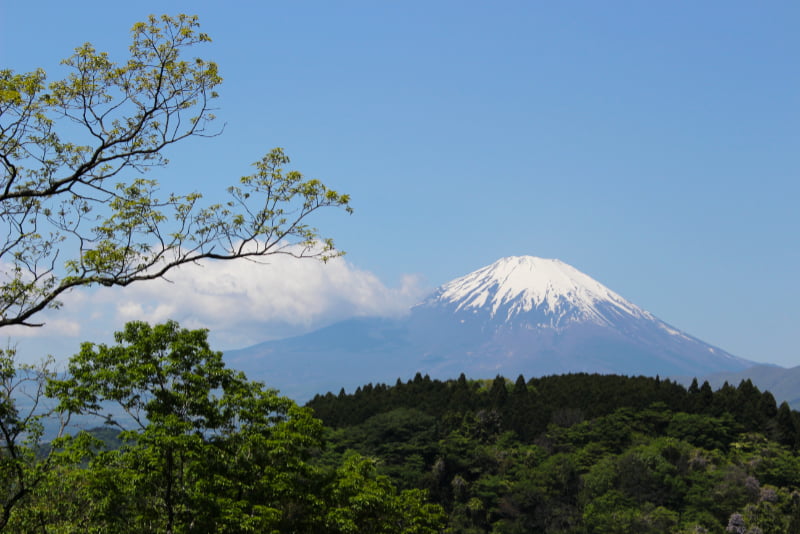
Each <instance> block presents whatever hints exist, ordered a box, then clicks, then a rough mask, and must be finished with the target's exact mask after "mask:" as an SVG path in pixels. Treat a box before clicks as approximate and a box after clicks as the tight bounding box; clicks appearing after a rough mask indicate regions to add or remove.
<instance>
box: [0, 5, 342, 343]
mask: <svg viewBox="0 0 800 534" xmlns="http://www.w3.org/2000/svg"><path fill="white" fill-rule="evenodd" d="M198 28H199V26H198V22H197V18H196V17H190V16H186V15H179V16H177V17H168V16H162V17H160V18H156V17H153V16H151V17H150V18H149V20H148V21H147V22H143V23H138V24H136V25H134V27H133V29H132V38H133V41H132V44H131V47H130V58H129V59H128V60H127V62H125V63H114V62H112V61H111V60H110V59H109V57H108V55H107V54H105V53H100V52H97V51H96V50H95V49H94V48H93V47H92V46H91V45H90V44H88V43H87V44H85V45H83V46H81V47H79V48H77V49H76V51H75V54H74V55H73V56H71V57H70V58H68V59H66V60H64V61H63V64H64V65H66V66H67V67H68V68H69V69H70V71H71V72H70V74H69V75H68V76H67V77H66V78H65V79H63V80H58V81H54V82H50V83H47V80H46V76H45V73H44V71H42V70H36V71H34V72H30V73H25V74H16V73H14V72H12V71H10V70H0V172H2V177H0V180H1V181H0V219H1V220H2V221H3V223H4V224H5V230H6V231H5V232H4V233H3V234H2V236H0V327H2V326H8V325H14V324H17V325H28V326H38V324H37V323H36V322H34V321H33V320H32V318H33V316H35V315H36V314H37V313H39V312H41V311H42V310H44V309H45V308H48V307H50V308H52V307H58V306H59V302H58V299H59V297H60V296H61V295H62V294H63V293H65V292H66V291H68V290H70V289H72V288H75V287H79V286H88V285H105V286H126V285H129V284H131V283H134V282H138V281H142V280H152V279H155V278H161V277H163V276H164V275H166V274H167V273H168V272H169V271H170V270H172V269H174V268H175V267H177V266H179V265H182V264H185V263H192V262H197V261H199V260H203V259H216V260H230V259H236V258H248V257H250V258H253V257H263V256H268V255H271V254H291V255H293V256H299V257H317V258H321V259H323V260H324V259H327V258H329V257H331V256H332V255H336V254H337V253H336V251H335V250H334V248H333V243H332V241H331V240H330V239H324V238H322V237H321V236H320V235H319V233H318V231H317V230H316V229H315V228H313V227H312V226H309V224H308V222H307V219H308V218H309V216H310V215H311V214H313V213H314V212H316V211H317V210H319V209H320V208H324V207H330V206H335V207H342V208H344V209H345V210H347V211H348V212H349V211H351V209H350V206H349V197H348V196H347V195H343V194H339V193H337V192H336V191H333V190H330V189H328V188H327V187H326V186H325V185H323V184H322V183H321V182H319V181H317V180H306V179H305V178H304V177H303V176H302V175H301V174H300V173H298V172H296V171H285V170H284V166H285V165H286V164H287V163H288V162H289V159H288V157H287V156H286V155H285V154H284V153H283V151H282V150H281V149H273V150H272V151H271V152H269V153H268V154H267V155H266V156H264V157H263V158H262V159H261V160H260V161H259V162H257V163H256V164H255V166H256V172H255V173H254V174H252V175H250V176H246V177H244V178H241V180H240V181H239V183H238V184H237V185H234V186H232V187H230V188H229V189H228V192H229V193H230V199H229V200H228V201H226V202H223V203H219V204H214V205H210V206H205V207H203V206H201V196H200V195H199V194H198V193H188V194H177V193H171V194H168V195H167V196H166V197H162V198H159V196H158V194H159V191H160V186H159V183H158V182H157V181H156V180H153V179H148V178H146V177H145V175H144V172H145V171H147V170H148V169H150V168H152V167H159V166H163V165H166V163H167V160H166V158H165V157H164V154H163V152H164V149H166V148H167V147H168V146H170V145H172V144H174V143H177V142H179V141H182V140H184V139H187V138H189V137H196V136H214V135H216V134H217V133H219V132H218V131H216V130H211V129H209V128H210V121H212V120H213V119H214V115H213V113H212V111H213V110H212V108H211V102H212V101H213V99H214V98H216V96H217V94H216V92H215V88H216V86H217V85H218V84H219V83H220V82H221V78H220V76H219V74H218V71H217V66H216V65H215V64H214V63H212V62H206V61H204V60H202V59H199V58H194V59H185V58H184V54H185V52H186V50H187V49H188V48H190V47H192V46H194V45H197V44H199V43H203V42H206V41H209V40H210V39H209V38H208V36H207V35H205V34H204V33H201V32H199V29H198Z"/></svg>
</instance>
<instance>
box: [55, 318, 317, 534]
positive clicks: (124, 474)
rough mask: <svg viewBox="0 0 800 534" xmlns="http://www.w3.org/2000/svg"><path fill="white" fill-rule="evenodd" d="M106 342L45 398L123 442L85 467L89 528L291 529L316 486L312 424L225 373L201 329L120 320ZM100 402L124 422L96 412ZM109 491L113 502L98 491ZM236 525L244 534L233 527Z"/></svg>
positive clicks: (79, 360) (81, 357)
mask: <svg viewBox="0 0 800 534" xmlns="http://www.w3.org/2000/svg"><path fill="white" fill-rule="evenodd" d="M115 340H116V342H117V343H116V344H115V345H112V346H107V345H103V344H101V345H94V344H92V343H84V344H83V346H82V347H81V351H80V353H78V354H76V355H75V356H74V357H73V358H72V359H71V360H70V365H69V370H68V375H67V377H66V378H65V379H63V380H51V381H50V387H49V390H48V394H49V395H51V396H53V397H55V398H58V399H59V401H60V403H61V406H60V407H61V409H62V410H64V411H65V412H69V413H79V414H84V415H87V414H88V415H95V416H100V417H103V418H105V419H106V421H107V422H111V423H113V424H116V425H117V426H118V427H119V428H120V429H121V430H123V432H122V437H123V439H124V440H125V445H124V446H123V447H121V448H120V449H118V450H116V451H109V452H105V453H103V454H100V455H98V456H96V457H95V458H94V459H93V460H92V461H91V463H90V465H89V472H90V473H91V474H92V476H90V477H88V478H87V479H86V485H85V491H86V494H85V496H84V498H85V499H86V501H87V505H88V506H89V507H93V508H95V510H94V515H93V517H92V523H93V524H95V525H98V526H103V527H104V528H106V529H107V530H108V531H114V532H125V531H131V532H150V531H152V532H221V531H231V530H234V531H235V530H236V529H240V528H244V527H247V528H252V529H255V530H257V531H270V530H271V529H279V530H285V529H288V530H296V527H297V525H295V524H294V523H295V522H296V521H302V520H303V518H304V516H305V515H313V514H311V513H309V514H304V513H303V510H305V511H306V512H311V511H313V507H314V499H313V498H312V497H311V496H313V494H314V493H315V491H317V488H314V487H307V485H306V481H308V480H310V479H313V478H314V477H315V476H316V475H315V472H314V468H313V467H311V466H310V465H309V464H308V463H307V460H308V457H309V453H310V451H311V450H312V449H314V448H318V447H319V446H320V444H321V442H320V437H321V431H322V426H321V424H320V422H319V421H318V420H316V419H314V418H313V417H312V416H311V414H310V410H308V409H303V408H300V407H298V406H297V405H296V404H295V403H294V402H292V401H291V400H290V399H288V398H285V397H280V396H278V395H277V393H276V392H275V391H274V390H269V389H265V388H264V386H263V384H261V383H258V382H249V381H247V380H246V378H245V377H244V375H243V374H241V373H238V372H235V371H233V370H231V369H228V368H226V367H225V365H224V363H223V361H222V353H221V352H216V351H213V350H211V348H210V347H209V345H208V341H207V332H206V331H205V330H187V329H182V328H180V327H179V325H178V324H177V323H175V322H172V321H170V322H167V323H164V324H159V325H155V326H151V325H148V324H147V323H142V322H132V323H128V324H127V325H126V326H125V329H124V330H123V331H121V332H117V333H116V334H115ZM108 403H111V404H112V405H116V406H117V411H121V412H123V413H124V414H125V415H126V416H127V417H128V420H127V421H115V420H114V419H113V418H112V417H111V416H110V415H108V413H107V410H108ZM109 490H110V492H111V493H112V494H113V495H114V498H113V499H108V498H107V496H104V495H103V494H104V493H109ZM245 530H246V529H245Z"/></svg>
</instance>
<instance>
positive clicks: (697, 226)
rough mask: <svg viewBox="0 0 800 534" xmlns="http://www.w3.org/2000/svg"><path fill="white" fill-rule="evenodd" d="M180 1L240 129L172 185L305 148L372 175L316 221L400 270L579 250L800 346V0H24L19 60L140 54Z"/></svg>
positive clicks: (336, 171)
mask: <svg viewBox="0 0 800 534" xmlns="http://www.w3.org/2000/svg"><path fill="white" fill-rule="evenodd" d="M162 12H167V13H173V14H174V13H178V12H187V13H194V14H197V15H199V16H200V19H201V23H202V27H203V30H204V31H206V32H207V33H209V34H210V35H211V37H212V39H213V41H214V42H213V43H211V44H210V45H207V46H205V47H202V48H198V49H197V54H198V55H201V56H203V57H205V58H208V59H212V60H215V61H217V62H218V63H219V65H220V69H221V72H222V75H223V76H224V78H225V83H224V84H223V86H222V88H221V93H222V98H221V99H220V101H219V104H220V107H221V109H220V110H219V112H218V115H219V116H220V118H221V120H222V121H224V122H225V123H226V127H225V132H224V134H223V135H222V136H220V137H218V138H215V139H212V140H193V141H191V142H189V143H187V144H185V145H183V146H182V147H181V148H180V149H178V150H175V151H173V152H172V153H171V154H170V156H171V159H172V160H173V162H174V164H173V165H172V166H171V167H169V168H168V170H167V171H165V172H163V173H162V174H161V175H160V176H162V181H163V182H164V184H165V185H166V184H168V187H170V188H172V189H174V190H176V191H182V190H186V189H187V188H188V189H199V190H201V191H202V192H203V193H205V194H206V195H207V196H211V197H213V196H214V195H215V194H216V192H218V191H222V190H223V189H224V186H225V185H226V184H227V183H230V182H231V181H233V180H235V179H236V178H237V177H239V176H241V175H243V174H247V173H249V167H248V165H249V163H250V162H252V161H254V160H256V159H258V158H259V157H260V156H261V155H262V154H263V153H265V152H266V151H267V150H268V149H269V148H271V147H273V146H282V147H284V148H285V149H286V151H287V153H288V154H289V155H290V156H291V157H292V159H293V164H294V165H295V166H296V167H297V168H298V169H299V170H301V171H303V172H304V173H305V174H307V175H309V176H313V177H317V178H320V179H322V180H323V181H325V182H326V183H327V184H328V185H330V186H332V187H334V188H336V189H338V190H340V191H343V192H348V193H350V194H351V195H352V198H353V206H354V208H355V210H356V212H355V214H354V215H352V216H349V217H348V216H344V215H343V214H339V213H328V214H325V215H324V216H322V217H320V218H319V219H318V220H317V221H316V223H317V224H318V226H319V227H320V228H321V229H322V230H323V232H324V233H325V234H327V235H331V236H333V237H334V238H335V240H336V243H337V245H339V246H340V247H341V248H343V249H345V250H346V251H347V254H348V255H347V262H348V265H349V266H350V267H352V268H353V269H357V270H360V271H361V272H366V273H371V275H374V276H375V277H376V278H377V279H378V280H380V282H381V283H382V284H384V285H385V286H387V287H390V288H395V287H398V286H400V284H401V280H402V278H403V276H404V275H407V274H413V275H416V276H418V277H421V279H422V282H421V284H422V285H423V286H424V287H434V286H436V285H439V284H441V283H444V282H446V281H448V280H450V279H452V278H454V277H456V276H460V275H462V274H465V273H467V272H470V271H472V270H474V269H477V268H479V267H481V266H483V265H486V264H488V263H491V262H492V261H494V260H496V259H498V258H499V257H502V256H509V255H523V254H530V255H535V256H542V257H547V258H559V259H561V260H563V261H565V262H567V263H569V264H571V265H573V266H575V267H576V268H578V269H580V270H582V271H584V272H586V273H587V274H589V275H590V276H592V277H594V278H596V279H597V280H599V281H600V282H602V283H604V284H605V285H607V286H608V287H610V288H611V289H613V290H614V291H616V292H618V293H620V294H621V295H622V296H624V297H626V298H628V299H629V300H631V301H633V302H634V303H636V304H638V305H639V306H641V307H644V308H645V309H647V310H649V311H651V312H652V313H654V314H655V315H657V316H659V317H660V318H662V319H663V320H665V321H667V322H669V323H671V324H673V325H675V326H677V327H679V328H681V329H683V330H685V331H687V332H688V333H690V334H692V335H695V336H697V337H699V338H701V339H703V340H705V341H708V342H710V343H712V344H715V345H718V346H720V347H722V348H724V349H726V350H728V351H730V352H732V353H734V354H736V355H739V356H742V357H745V358H750V359H754V360H758V361H769V362H774V363H779V364H781V365H785V366H795V365H800V281H798V275H800V210H799V209H798V199H800V185H799V182H800V180H798V178H800V150H799V149H800V67H799V66H798V56H799V54H800V32H798V31H797V28H798V27H800V3H798V2H796V1H787V2H779V1H775V2H772V1H770V2H738V1H724V2H723V1H719V2H659V3H656V2H613V1H612V2H589V1H584V2H527V1H526V2H482V1H481V2H467V1H437V2H430V1H429V2H416V1H410V2H409V1H406V2H374V1H373V2H330V1H319V2H311V1H304V2H268V1H265V2H238V3H236V2H234V3H230V4H228V5H227V6H226V5H223V3H222V2H184V3H180V2H151V1H148V0H143V1H138V2H95V1H84V2H78V3H65V2H38V3H31V2H10V1H7V2H3V3H2V4H0V59H2V66H3V67H10V68H13V69H15V70H18V71H24V70H32V69H33V68H35V67H44V68H45V69H46V70H47V71H48V72H49V73H51V74H52V75H56V74H57V73H58V72H59V68H58V60H59V59H61V58H63V57H66V56H67V55H69V53H70V52H71V50H72V49H73V48H74V47H75V46H77V45H79V44H81V43H83V42H85V41H91V42H92V43H94V44H95V45H96V46H97V48H99V49H103V50H108V51H109V52H111V53H112V56H115V55H116V57H119V58H120V59H122V56H121V55H117V54H120V53H124V51H125V48H126V46H127V44H128V42H129V40H128V29H129V28H130V26H131V25H132V24H133V23H134V22H135V21H137V20H142V19H144V18H145V17H146V16H147V15H148V14H149V13H162ZM61 313H62V314H69V313H70V310H69V309H68V308H65V309H64V310H63V311H62V312H61ZM73 313H77V312H73ZM331 317H332V315H328V316H326V319H325V320H330V319H331ZM315 325H316V323H314V322H313V321H312V322H311V323H307V324H306V326H315ZM230 343H232V344H235V343H234V342H232V341H231V342H230Z"/></svg>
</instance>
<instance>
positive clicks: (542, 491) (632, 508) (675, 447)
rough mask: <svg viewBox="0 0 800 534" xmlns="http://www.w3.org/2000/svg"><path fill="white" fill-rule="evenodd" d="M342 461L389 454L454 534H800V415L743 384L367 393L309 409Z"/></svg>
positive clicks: (392, 465) (403, 483)
mask: <svg viewBox="0 0 800 534" xmlns="http://www.w3.org/2000/svg"><path fill="white" fill-rule="evenodd" d="M308 405H309V406H310V407H311V408H313V410H314V412H315V414H316V415H317V416H318V417H320V418H321V419H322V421H323V423H324V424H325V425H326V427H327V430H326V432H327V439H328V440H329V446H328V449H327V450H326V451H325V452H324V454H323V457H324V458H327V461H329V462H333V461H335V459H336V458H338V457H339V456H340V455H342V454H348V452H347V451H352V450H355V451H358V452H359V453H361V454H365V455H368V456H370V457H375V458H378V459H379V461H380V464H379V466H380V467H379V470H380V471H381V472H382V473H384V474H386V475H388V476H389V477H391V479H392V480H393V481H394V482H395V483H396V484H397V485H398V486H399V487H400V488H421V489H424V490H427V491H428V492H429V495H430V498H431V500H432V502H434V503H436V504H439V505H441V506H442V507H443V508H444V509H445V510H446V513H447V517H448V520H447V527H446V531H447V532H470V533H478V532H487V533H488V532H491V533H523V532H549V533H556V532H558V533H631V532H640V533H657V532H659V533H661V532H686V533H689V532H693V533H694V532H720V533H721V532H751V533H756V532H764V533H767V532H770V533H773V532H774V533H796V532H800V491H799V490H800V458H798V456H797V448H798V435H799V434H798V428H800V426H799V423H800V418H799V417H798V413H797V412H793V411H792V410H790V409H789V406H788V405H787V404H786V403H783V404H781V405H780V406H779V407H778V406H776V403H775V399H774V398H773V396H772V395H771V394H770V393H769V392H761V391H759V390H758V389H757V388H756V387H755V386H753V384H752V383H751V382H750V381H749V380H746V381H744V382H742V383H741V384H739V385H738V386H732V385H727V384H726V385H725V386H724V387H722V388H721V389H719V390H718V391H716V392H714V391H712V390H711V388H710V387H709V386H708V384H707V383H704V384H703V385H702V386H698V385H697V382H696V381H695V382H694V383H693V384H692V386H691V387H689V388H688V389H686V388H684V387H683V386H681V385H678V384H676V383H675V382H672V381H669V380H661V379H660V378H658V377H656V378H647V377H624V376H613V375H589V374H573V375H563V376H548V377H542V378H534V379H531V380H528V381H526V380H525V379H524V377H522V376H520V377H517V379H516V380H514V381H512V380H507V379H505V378H503V377H499V376H498V377H496V378H495V379H494V380H484V381H474V380H467V379H466V378H465V377H464V376H463V375H462V376H461V377H459V378H458V379H457V380H450V381H444V382H443V381H439V380H431V379H430V378H429V377H427V376H424V377H423V376H420V375H417V376H416V377H414V379H412V380H410V381H408V382H401V381H398V382H397V384H396V385H395V386H393V387H388V386H386V385H383V384H378V385H372V384H368V385H366V386H363V387H361V388H359V389H358V390H357V391H355V392H354V393H353V394H351V395H343V394H340V395H338V396H334V395H332V394H327V395H318V396H317V397H315V398H314V399H313V400H312V401H311V402H309V404H308Z"/></svg>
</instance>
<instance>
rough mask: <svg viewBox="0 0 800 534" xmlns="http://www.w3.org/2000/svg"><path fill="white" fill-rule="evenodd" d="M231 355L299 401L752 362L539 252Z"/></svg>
mask: <svg viewBox="0 0 800 534" xmlns="http://www.w3.org/2000/svg"><path fill="white" fill-rule="evenodd" d="M226 357H227V358H228V360H229V361H230V363H231V365H233V366H236V367H238V368H241V369H243V370H245V371H246V372H247V373H248V374H249V375H253V376H255V377H257V378H260V379H263V380H265V381H267V383H269V384H270V385H273V386H275V387H279V388H281V389H283V390H284V391H285V392H286V393H287V394H290V395H297V396H300V397H306V396H309V395H312V394H314V393H316V392H320V391H326V390H329V389H335V390H338V389H339V388H340V387H345V388H348V389H349V388H354V387H356V386H358V385H362V384H365V383H368V382H378V381H379V382H393V381H394V380H396V379H397V378H398V377H402V378H404V379H405V378H409V377H411V376H413V375H414V373H416V372H421V373H423V374H426V373H427V374H430V375H431V376H432V377H437V378H452V377H457V376H458V375H459V374H460V373H462V372H463V373H465V374H467V375H468V376H472V377H475V378H482V377H492V376H495V375H496V374H502V375H504V376H516V375H518V374H524V375H525V376H526V377H531V376H541V375H546V374H557V373H565V372H578V371H582V372H599V373H619V374H629V375H638V374H644V375H656V374H661V375H662V376H669V375H692V376H701V375H706V374H710V373H717V372H733V371H739V370H742V369H745V368H747V367H749V366H751V365H754V364H753V363H752V362H748V361H746V360H742V359H740V358H737V357H735V356H733V355H731V354H729V353H727V352H725V351H723V350H721V349H719V348H717V347H713V346H711V345H708V344H706V343H704V342H702V341H700V340H698V339H696V338H694V337H692V336H689V335H687V334H685V333H683V332H680V331H679V330H677V329H676V328H673V327H672V326H670V325H668V324H667V323H665V322H663V321H661V320H659V319H658V318H656V317H654V316H653V315H652V314H650V313H648V312H646V311H644V310H642V309H641V308H639V307H638V306H636V305H635V304H632V303H630V302H628V301H627V300H625V299H624V298H622V297H621V296H619V295H618V294H616V293H614V292H613V291H611V290H610V289H608V288H607V287H605V286H603V285H602V284H600V283H599V282H597V281H595V280H593V279H592V278H591V277H589V276H587V275H585V274H583V273H581V272H580V271H578V270H577V269H575V268H574V267H571V266H569V265H567V264H565V263H563V262H560V261H558V260H548V259H542V258H535V257H531V256H521V257H510V258H503V259H500V260H498V261H497V262H495V263H493V264H492V265H489V266H487V267H484V268H482V269H479V270H477V271H475V272H473V273H470V274H467V275H466V276H463V277H461V278H458V279H456V280H453V281H451V282H449V283H447V284H444V285H443V286H441V287H440V288H438V289H437V290H436V291H435V292H434V293H433V294H431V295H430V296H429V297H428V298H427V299H425V300H424V301H423V302H421V303H420V304H418V305H417V306H414V307H413V308H411V310H410V312H409V314H408V315H407V316H406V317H404V318H401V319H375V318H366V319H350V320H348V321H344V322H342V323H338V324H335V325H332V326H329V327H327V328H324V329H321V330H318V331H316V332H312V333H310V334H307V335H304V336H299V337H295V338H290V339H285V340H280V341H270V342H266V343H261V344H259V345H255V346H253V347H249V348H246V349H242V350H238V351H230V352H228V353H227V354H226Z"/></svg>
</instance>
